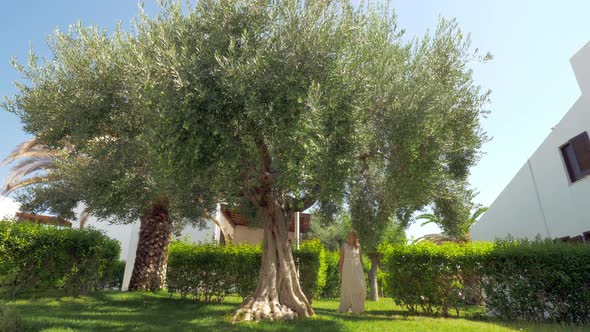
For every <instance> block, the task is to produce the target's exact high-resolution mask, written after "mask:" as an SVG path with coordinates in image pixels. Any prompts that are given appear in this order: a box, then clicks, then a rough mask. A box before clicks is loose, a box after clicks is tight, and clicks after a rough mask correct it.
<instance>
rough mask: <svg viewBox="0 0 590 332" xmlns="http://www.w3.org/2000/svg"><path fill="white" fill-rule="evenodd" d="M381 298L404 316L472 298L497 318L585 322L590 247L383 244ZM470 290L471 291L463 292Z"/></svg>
mask: <svg viewBox="0 0 590 332" xmlns="http://www.w3.org/2000/svg"><path fill="white" fill-rule="evenodd" d="M381 251H382V253H383V255H384V259H383V267H384V269H385V270H386V272H388V273H387V277H386V284H387V292H388V295H391V296H392V297H393V298H394V300H395V302H396V303H398V304H400V305H402V306H405V307H406V308H407V309H408V310H409V311H410V312H412V313H415V312H417V311H422V312H424V313H428V314H443V315H446V314H448V311H449V309H451V308H455V309H456V310H457V314H458V308H459V305H460V304H462V303H463V302H464V300H465V299H464V296H465V294H466V293H470V292H471V293H477V294H480V295H482V294H483V295H484V296H483V300H484V302H485V304H486V306H487V309H488V311H489V312H490V313H492V314H493V315H495V316H498V317H500V318H502V319H509V320H529V321H538V322H545V321H552V322H567V323H576V324H582V323H589V322H590V246H588V245H583V244H577V245H576V244H570V243H561V242H557V243H556V242H553V241H520V242H519V241H503V242H498V243H495V244H492V243H471V244H456V243H445V244H442V245H436V244H433V243H430V242H421V243H418V244H414V245H407V246H404V245H401V246H384V247H382V248H381ZM468 288H472V289H468Z"/></svg>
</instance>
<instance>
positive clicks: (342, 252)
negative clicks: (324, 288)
mask: <svg viewBox="0 0 590 332" xmlns="http://www.w3.org/2000/svg"><path fill="white" fill-rule="evenodd" d="M343 263H344V245H342V246H340V260H339V261H338V272H340V279H342V264H343Z"/></svg>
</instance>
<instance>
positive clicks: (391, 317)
mask: <svg viewBox="0 0 590 332" xmlns="http://www.w3.org/2000/svg"><path fill="white" fill-rule="evenodd" d="M239 303H240V300H239V299H238V298H235V297H230V298H227V299H226V301H225V302H224V303H221V304H205V303H198V302H194V301H192V300H184V299H180V298H177V297H172V298H171V297H169V296H168V294H166V293H157V294H153V293H121V292H104V293H96V294H92V295H89V296H82V297H78V298H71V297H61V298H56V297H55V296H53V297H39V298H35V299H29V300H17V301H13V302H10V303H9V305H10V306H13V307H14V308H16V309H17V310H18V312H19V313H20V314H21V315H22V317H23V319H24V321H25V324H26V326H25V328H26V329H25V330H26V331H175V332H180V331H297V332H299V331H355V332H360V331H475V330H477V331H514V330H521V331H572V330H578V331H590V328H579V327H578V328H573V327H571V326H561V325H535V324H526V323H504V322H498V321H494V320H491V319H486V318H485V316H483V310H482V309H481V308H470V309H469V310H467V312H466V313H464V314H462V317H461V318H446V319H445V318H434V317H421V316H408V315H407V313H406V311H405V310H403V309H402V308H401V307H399V306H396V305H395V304H394V303H393V301H392V300H391V299H382V300H380V301H379V302H367V313H366V314H364V315H362V316H360V317H355V316H352V315H350V314H339V313H337V312H336V308H337V307H338V301H337V300H324V301H316V302H314V303H313V307H314V309H315V312H316V316H315V317H313V318H312V319H307V320H297V321H290V322H263V323H239V324H231V322H230V318H231V313H232V311H233V310H235V308H236V306H237V305H238V304H239Z"/></svg>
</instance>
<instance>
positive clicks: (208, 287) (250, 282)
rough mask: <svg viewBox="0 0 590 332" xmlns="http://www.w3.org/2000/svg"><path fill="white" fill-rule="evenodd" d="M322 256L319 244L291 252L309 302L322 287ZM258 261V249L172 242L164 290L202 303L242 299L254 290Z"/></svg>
mask: <svg viewBox="0 0 590 332" xmlns="http://www.w3.org/2000/svg"><path fill="white" fill-rule="evenodd" d="M323 253H324V250H323V247H322V245H321V243H320V242H319V241H309V242H308V241H305V242H303V243H302V245H301V248H300V250H299V251H295V252H294V253H293V255H294V258H295V259H296V260H298V262H299V269H300V270H299V273H300V280H301V285H302V289H303V292H304V293H305V294H306V296H308V299H309V300H310V301H311V300H312V299H313V298H314V297H315V296H317V295H319V293H320V292H321V290H322V288H323V287H324V285H325V280H326V276H325V274H326V273H325V270H326V269H325V262H324V258H323ZM261 260H262V248H261V247H260V246H252V245H246V244H241V245H227V246H217V245H214V244H204V245H194V244H191V243H186V242H173V243H172V244H171V245H170V251H169V258H168V274H167V278H166V283H167V288H168V291H169V292H170V293H179V294H180V295H181V296H183V297H186V296H188V295H191V296H192V297H193V298H194V299H196V300H202V301H222V300H223V298H224V297H225V295H227V294H230V293H237V294H238V295H240V296H242V298H244V297H246V296H248V295H251V294H252V293H254V291H255V290H256V284H257V281H258V276H259V274H260V264H261Z"/></svg>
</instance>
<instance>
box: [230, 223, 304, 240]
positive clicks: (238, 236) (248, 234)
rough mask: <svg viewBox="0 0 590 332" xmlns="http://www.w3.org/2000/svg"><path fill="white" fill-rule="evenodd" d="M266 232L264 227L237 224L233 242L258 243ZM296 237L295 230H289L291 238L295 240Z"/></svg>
mask: <svg viewBox="0 0 590 332" xmlns="http://www.w3.org/2000/svg"><path fill="white" fill-rule="evenodd" d="M263 237H264V232H263V229H262V228H254V227H248V226H240V225H236V226H235V228H234V239H233V243H235V244H240V243H248V244H258V243H260V242H261V241H262V239H263ZM294 238H295V233H294V232H289V240H291V241H293V239H294Z"/></svg>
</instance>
